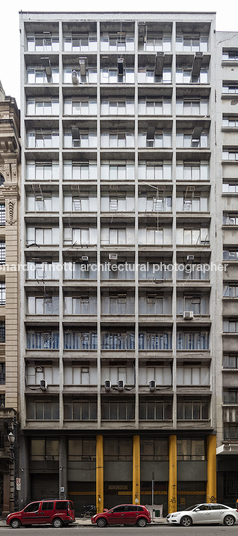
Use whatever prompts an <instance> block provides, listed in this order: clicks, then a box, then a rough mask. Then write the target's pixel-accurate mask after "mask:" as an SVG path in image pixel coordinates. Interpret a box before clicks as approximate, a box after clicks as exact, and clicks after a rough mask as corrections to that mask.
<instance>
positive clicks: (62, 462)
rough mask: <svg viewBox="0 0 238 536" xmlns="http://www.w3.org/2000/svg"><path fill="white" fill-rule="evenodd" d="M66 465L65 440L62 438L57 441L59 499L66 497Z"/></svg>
mask: <svg viewBox="0 0 238 536" xmlns="http://www.w3.org/2000/svg"><path fill="white" fill-rule="evenodd" d="M67 465H68V464H67V438H66V437H65V436H62V437H60V440H59V497H60V498H61V499H66V497H68V475H67V473H68V471H67V469H68V467H67ZM61 488H64V491H61Z"/></svg>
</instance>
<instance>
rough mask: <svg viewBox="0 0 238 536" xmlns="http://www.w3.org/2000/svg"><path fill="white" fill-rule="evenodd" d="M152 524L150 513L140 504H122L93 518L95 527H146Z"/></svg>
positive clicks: (92, 521)
mask: <svg viewBox="0 0 238 536" xmlns="http://www.w3.org/2000/svg"><path fill="white" fill-rule="evenodd" d="M150 522H151V517H150V512H149V510H147V508H146V507H145V506H140V505H138V504H121V505H120V506H115V507H114V508H112V509H111V510H107V509H106V508H105V510H104V511H103V512H101V513H100V514H96V515H95V516H93V517H92V518H91V523H93V525H94V524H95V523H96V524H97V526H98V527H101V528H102V527H106V525H138V527H145V526H146V525H147V523H150Z"/></svg>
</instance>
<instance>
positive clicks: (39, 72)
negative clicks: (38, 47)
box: [26, 67, 59, 84]
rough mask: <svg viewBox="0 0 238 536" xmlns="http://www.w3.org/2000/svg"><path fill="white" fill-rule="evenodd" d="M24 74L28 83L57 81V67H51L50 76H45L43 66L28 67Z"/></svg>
mask: <svg viewBox="0 0 238 536" xmlns="http://www.w3.org/2000/svg"><path fill="white" fill-rule="evenodd" d="M26 74H27V83H28V84H49V82H51V83H53V84H58V83H59V67H52V69H51V76H50V77H49V76H47V74H46V72H45V70H44V68H43V67H28V68H27V71H26Z"/></svg>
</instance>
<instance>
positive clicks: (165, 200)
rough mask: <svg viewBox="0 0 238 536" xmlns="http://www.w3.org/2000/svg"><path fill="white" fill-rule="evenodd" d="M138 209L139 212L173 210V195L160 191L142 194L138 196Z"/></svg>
mask: <svg viewBox="0 0 238 536" xmlns="http://www.w3.org/2000/svg"><path fill="white" fill-rule="evenodd" d="M138 210H139V212H171V210H172V197H169V196H166V195H165V194H163V193H161V194H160V192H159V187H158V194H157V195H156V196H153V195H151V194H146V192H145V193H144V195H142V194H140V195H139V198H138Z"/></svg>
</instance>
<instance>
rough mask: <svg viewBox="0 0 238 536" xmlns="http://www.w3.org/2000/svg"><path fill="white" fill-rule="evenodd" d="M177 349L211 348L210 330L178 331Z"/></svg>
mask: <svg viewBox="0 0 238 536" xmlns="http://www.w3.org/2000/svg"><path fill="white" fill-rule="evenodd" d="M177 350H209V331H205V330H204V331H181V332H178V333H177Z"/></svg>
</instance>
